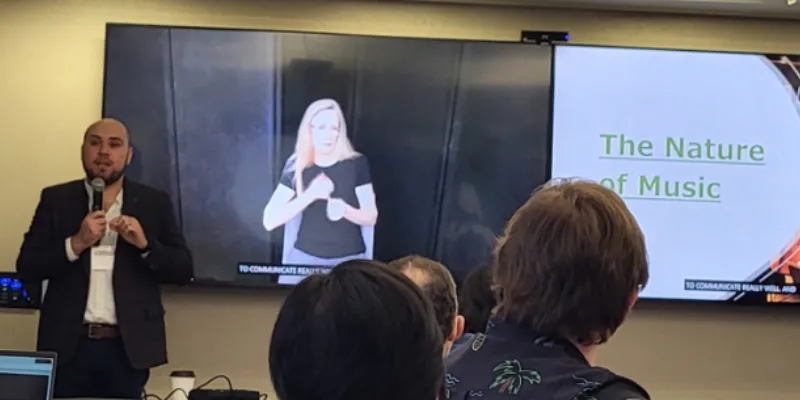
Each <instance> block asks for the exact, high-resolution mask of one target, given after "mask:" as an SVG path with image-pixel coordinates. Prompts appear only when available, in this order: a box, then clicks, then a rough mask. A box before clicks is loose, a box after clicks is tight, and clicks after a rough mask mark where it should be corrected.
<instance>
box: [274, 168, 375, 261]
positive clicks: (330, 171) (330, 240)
mask: <svg viewBox="0 0 800 400" xmlns="http://www.w3.org/2000/svg"><path fill="white" fill-rule="evenodd" d="M322 173H324V174H325V175H327V176H328V178H330V180H331V181H333V193H331V198H338V199H342V200H343V201H344V202H345V203H347V204H349V205H350V206H352V207H354V208H359V204H358V198H357V197H356V188H357V187H359V186H363V185H366V184H369V183H372V178H371V177H370V173H369V165H368V164H367V159H366V157H364V156H362V155H357V156H355V157H353V158H348V159H346V160H342V161H339V162H337V163H335V164H333V165H329V166H327V167H320V166H318V165H311V166H310V167H307V168H306V169H304V170H303V188H304V189H308V187H309V185H310V184H311V182H312V181H313V180H314V178H316V177H317V176H318V175H319V174H322ZM280 183H281V184H282V185H284V186H286V187H289V188H292V189H293V190H294V189H295V185H294V174H293V173H290V174H284V175H283V176H282V177H281V180H280ZM327 208H328V203H327V201H326V200H316V201H314V202H313V203H311V204H310V205H309V206H308V207H307V208H306V209H305V210H304V211H303V219H302V222H301V223H300V230H299V232H298V233H297V241H296V242H295V245H294V247H295V248H296V249H298V250H300V251H303V252H305V253H308V254H310V255H312V256H315V257H320V258H339V257H347V256H352V255H356V254H361V253H363V252H364V251H366V248H365V245H364V238H363V236H362V235H361V226H359V225H356V224H354V223H352V222H350V221H348V220H346V219H344V218H342V219H340V220H338V221H331V220H330V219H328V212H327Z"/></svg>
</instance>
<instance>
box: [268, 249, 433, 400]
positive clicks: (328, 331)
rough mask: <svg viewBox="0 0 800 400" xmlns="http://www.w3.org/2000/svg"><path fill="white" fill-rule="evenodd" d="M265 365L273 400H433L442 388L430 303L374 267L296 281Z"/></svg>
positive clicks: (349, 267) (348, 267)
mask: <svg viewBox="0 0 800 400" xmlns="http://www.w3.org/2000/svg"><path fill="white" fill-rule="evenodd" d="M269 363H270V374H271V376H272V384H273V387H274V388H275V392H276V393H277V395H278V399H280V400H323V399H324V400H353V399H364V400H434V399H436V398H437V396H438V395H439V394H440V393H441V390H442V388H443V385H444V366H443V360H442V334H441V332H440V331H439V326H438V325H437V324H436V321H435V320H434V318H433V309H432V307H431V305H430V302H429V301H428V300H426V299H425V297H424V295H423V294H422V292H421V291H420V289H419V288H418V287H416V286H415V285H414V284H413V283H412V282H411V281H410V280H409V279H407V278H406V277H405V276H403V274H401V273H399V272H398V271H395V270H394V269H392V268H389V267H388V266H386V264H383V263H381V262H378V261H369V260H354V261H346V262H344V263H341V264H339V265H338V266H336V267H335V268H333V269H332V270H331V272H330V273H328V274H327V275H313V276H310V277H308V278H306V279H304V280H303V281H302V282H300V284H299V285H297V286H296V287H295V288H294V289H293V290H292V292H291V293H290V294H289V295H288V296H287V297H286V301H285V302H284V303H283V306H282V307H281V310H280V313H279V315H278V319H277V321H276V323H275V328H274V330H273V333H272V341H271V344H270V349H269Z"/></svg>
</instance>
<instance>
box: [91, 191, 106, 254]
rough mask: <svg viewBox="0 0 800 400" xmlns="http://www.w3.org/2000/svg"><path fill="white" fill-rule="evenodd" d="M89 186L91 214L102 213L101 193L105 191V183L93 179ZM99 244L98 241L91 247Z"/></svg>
mask: <svg viewBox="0 0 800 400" xmlns="http://www.w3.org/2000/svg"><path fill="white" fill-rule="evenodd" d="M89 186H91V187H92V212H95V211H102V210H103V191H104V190H105V189H106V181H104V180H103V178H94V179H92V181H91V182H89ZM99 244H100V241H99V240H98V241H97V242H96V243H95V244H93V245H92V246H97V245H99Z"/></svg>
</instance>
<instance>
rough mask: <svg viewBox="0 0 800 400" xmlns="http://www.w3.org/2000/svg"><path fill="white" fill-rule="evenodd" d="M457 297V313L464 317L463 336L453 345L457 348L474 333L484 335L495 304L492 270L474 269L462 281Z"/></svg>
mask: <svg viewBox="0 0 800 400" xmlns="http://www.w3.org/2000/svg"><path fill="white" fill-rule="evenodd" d="M460 289H461V290H460V293H459V296H458V313H459V314H460V315H461V316H462V317H464V334H463V335H462V336H461V337H460V338H459V339H458V340H456V342H455V343H454V344H453V346H454V347H458V346H460V345H462V344H464V343H466V342H468V341H469V340H470V339H472V337H473V336H474V335H475V334H476V333H485V332H486V324H487V323H488V322H489V316H491V315H492V310H493V309H494V306H495V305H496V304H497V302H496V301H495V299H494V292H492V269H491V268H490V267H479V268H475V269H473V270H472V271H470V273H469V274H468V275H467V277H466V279H464V283H463V284H462V285H461V288H460Z"/></svg>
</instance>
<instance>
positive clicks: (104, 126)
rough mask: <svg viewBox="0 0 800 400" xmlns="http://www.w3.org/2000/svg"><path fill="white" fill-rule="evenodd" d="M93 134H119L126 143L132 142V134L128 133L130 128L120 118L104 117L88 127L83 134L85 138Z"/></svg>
mask: <svg viewBox="0 0 800 400" xmlns="http://www.w3.org/2000/svg"><path fill="white" fill-rule="evenodd" d="M92 134H106V135H108V136H117V137H120V138H124V140H125V143H128V144H129V143H130V135H129V134H128V128H127V127H125V124H123V123H122V122H120V121H119V120H116V119H113V118H103V119H101V120H99V121H97V122H95V123H93V124H91V125H89V127H88V128H86V133H84V135H83V140H84V141H86V139H87V138H88V137H89V136H90V135H92Z"/></svg>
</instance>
